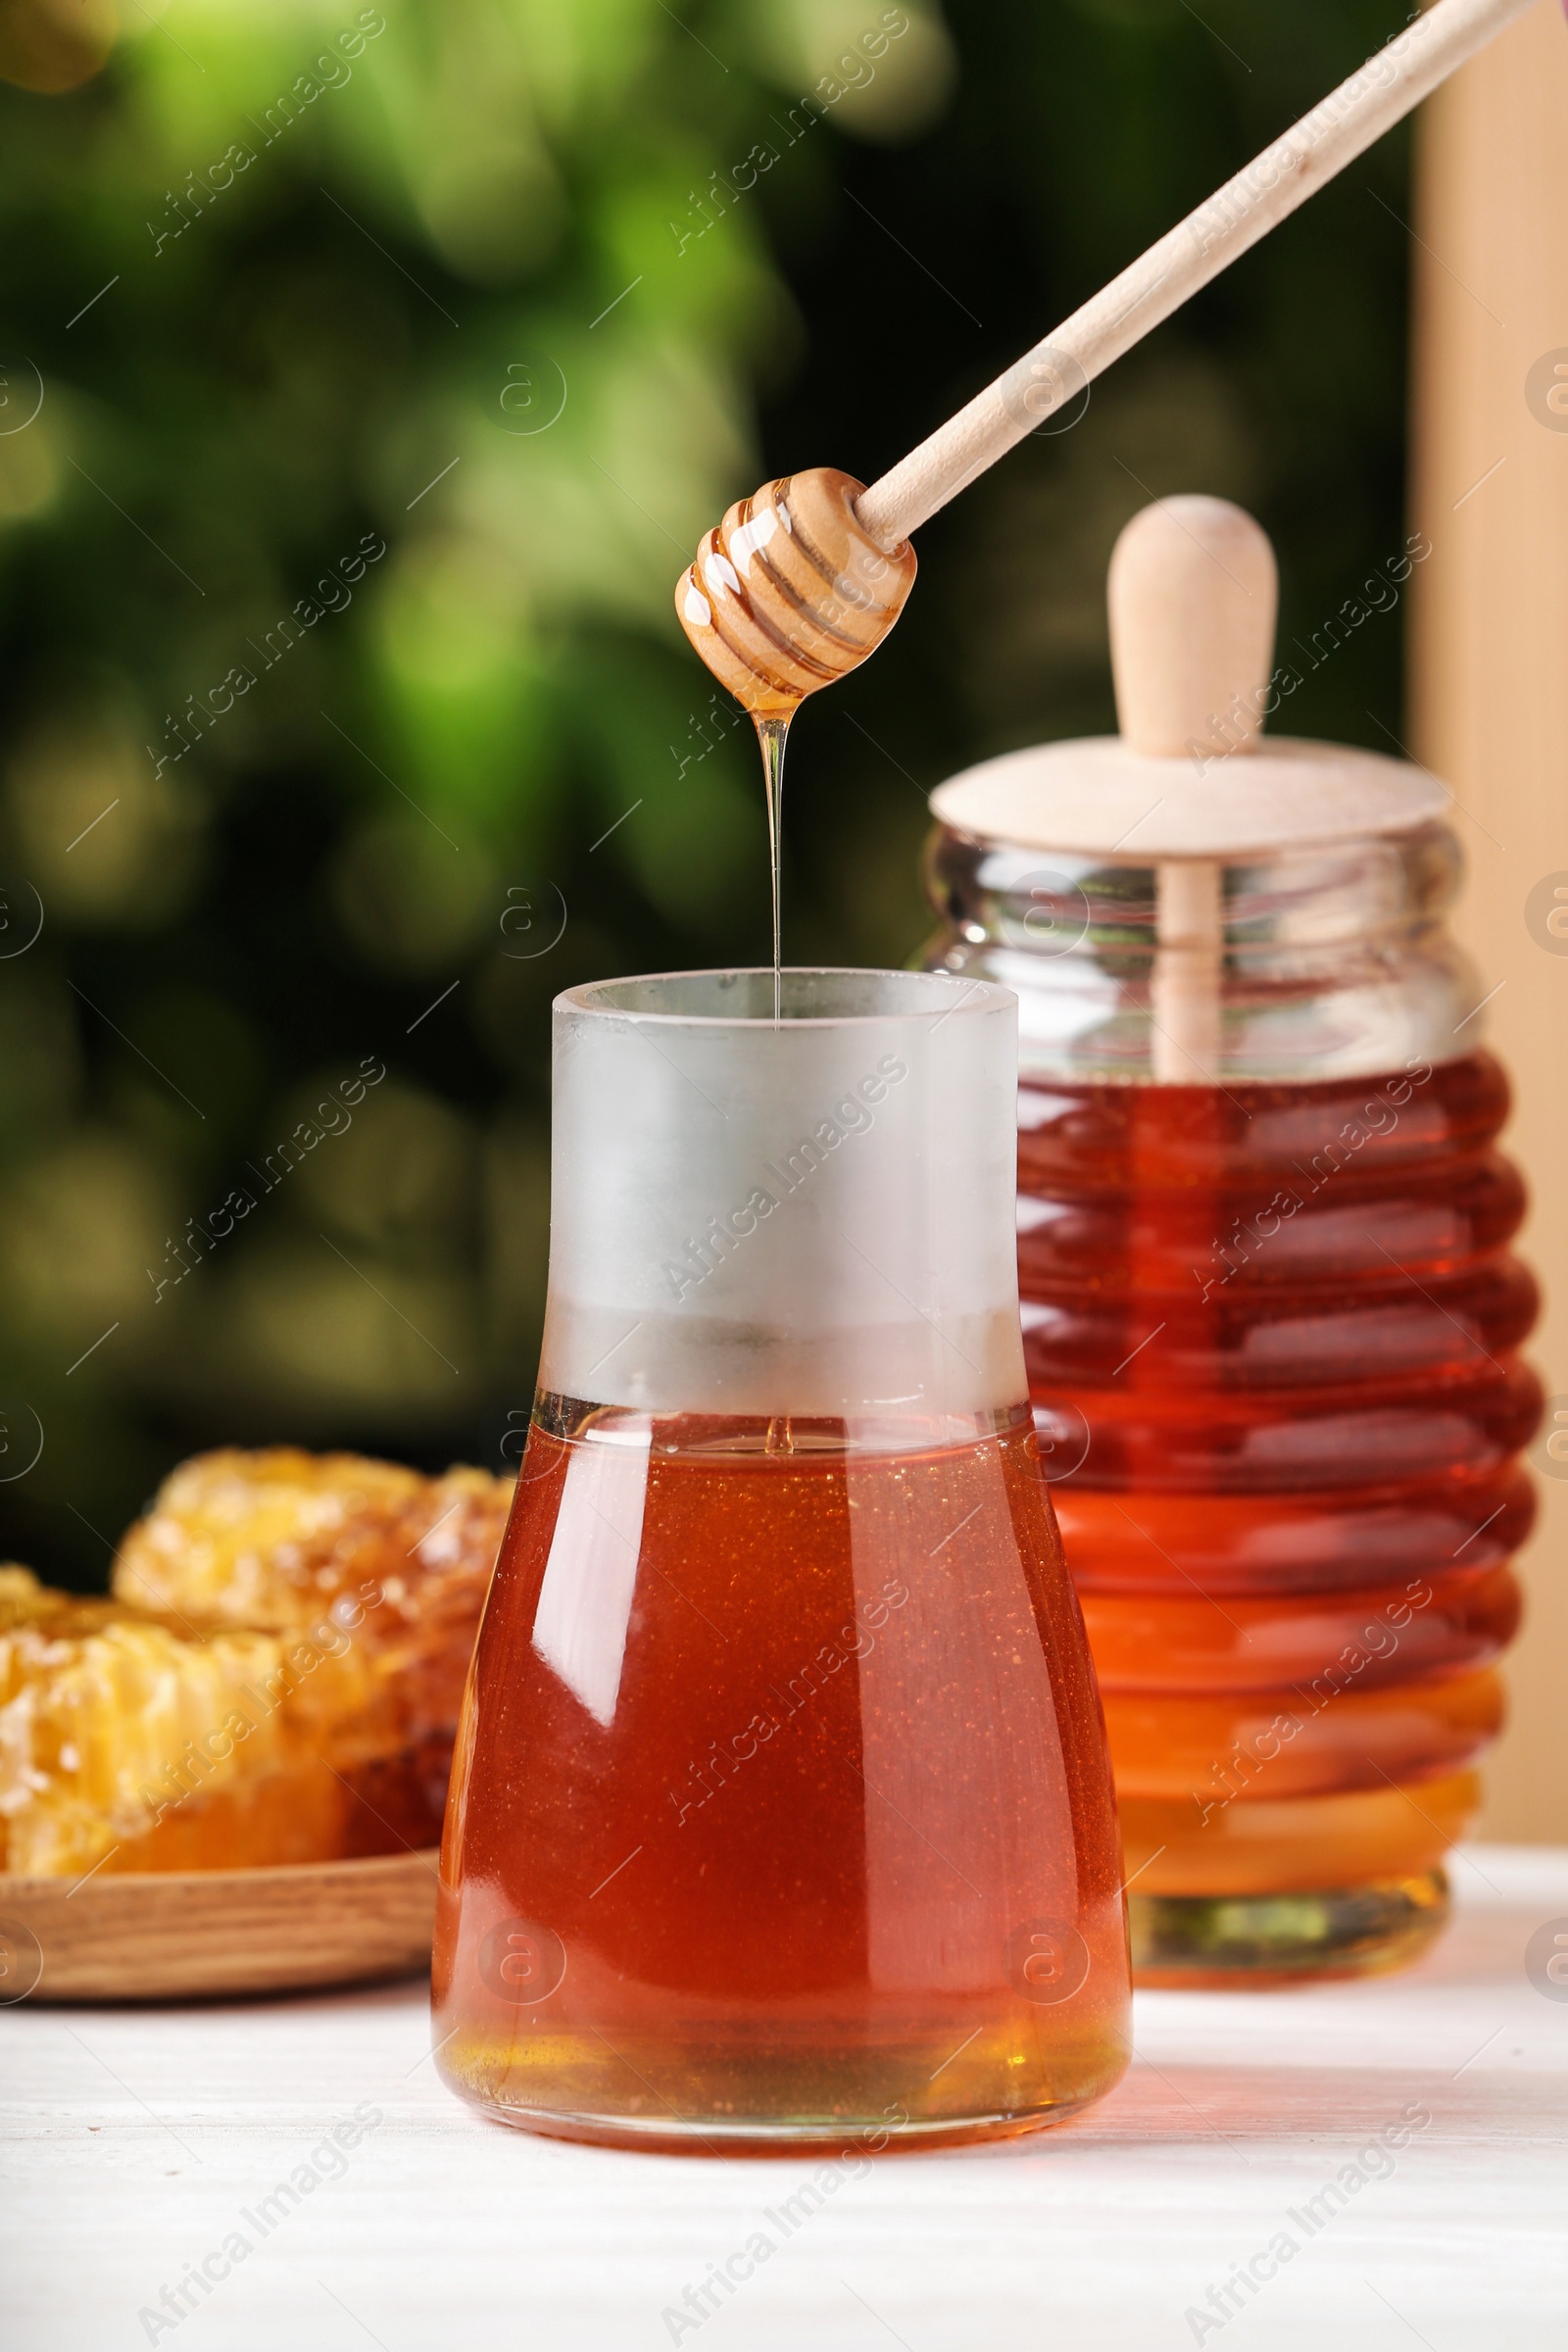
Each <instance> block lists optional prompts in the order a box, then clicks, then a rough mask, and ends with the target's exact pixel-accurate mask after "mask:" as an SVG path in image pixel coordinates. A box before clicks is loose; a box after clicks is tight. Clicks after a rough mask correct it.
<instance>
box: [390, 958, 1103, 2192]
mask: <svg viewBox="0 0 1568 2352" xmlns="http://www.w3.org/2000/svg"><path fill="white" fill-rule="evenodd" d="M774 986H775V980H774V974H773V972H772V971H754V972H745V971H742V972H718V973H702V972H698V973H687V974H677V975H672V976H667V977H663V978H654V979H637V980H616V981H609V982H605V983H602V984H599V985H596V986H593V987H587V988H579V989H574V990H571V991H569V992H568V993H567V994H566V995H565V996H564V997H562V998H560V999H559V1000H558V1002H557V1004H556V1006H555V1015H554V1019H555V1065H554V1089H555V1113H554V1159H553V1171H552V1201H553V1216H552V1226H551V1246H550V1289H549V1306H548V1311H547V1318H546V1328H545V1336H544V1344H543V1358H542V1363H541V1368H540V1376H539V1394H538V1398H537V1402H536V1405H535V1410H534V1415H533V1420H532V1425H531V1429H530V1433H529V1438H528V1446H527V1451H526V1455H525V1458H524V1461H523V1465H522V1471H521V1475H520V1477H519V1480H518V1484H517V1492H516V1499H515V1505H514V1509H513V1513H512V1518H511V1522H510V1525H509V1528H508V1531H507V1535H506V1539H505V1541H504V1543H503V1545H502V1550H501V1558H500V1564H499V1566H498V1568H497V1571H496V1577H495V1582H494V1585H493V1587H492V1590H491V1593H490V1598H489V1602H488V1606H487V1608H486V1612H485V1617H484V1623H483V1627H482V1630H481V1633H480V1637H479V1642H478V1647H477V1651H476V1654H475V1659H474V1664H473V1669H472V1673H471V1677H470V1682H469V1687H468V1691H467V1696H466V1704H465V1711H464V1717H463V1723H462V1728H461V1730H460V1733H459V1738H458V1747H457V1755H456V1760H455V1763H454V1770H453V1781H452V1791H451V1797H450V1801H449V1807H448V1814H447V1826H446V1838H445V1843H444V1846H443V1852H442V1865H441V1887H440V1896H439V1909H438V1921H437V1935H436V1947H435V1964H434V2032H435V2036H436V2041H437V2047H438V2050H439V2060H438V2063H439V2065H440V2067H441V2070H442V2072H443V2074H444V2075H445V2077H446V2080H447V2081H448V2082H449V2083H450V2084H451V2085H452V2087H453V2088H454V2089H456V2090H457V2091H459V2092H460V2093H461V2095H462V2096H464V2097H465V2098H466V2099H468V2100H470V2101H472V2102H473V2103H474V2104H476V2105H477V2106H479V2107H481V2108H483V2109H484V2110H486V2111H487V2112H488V2113H490V2114H491V2115H493V2116H496V2117H499V2118H501V2119H503V2120H505V2121H508V2122H512V2123H515V2124H521V2125H527V2126H530V2127H532V2128H533V2129H535V2130H539V2131H550V2132H555V2133H558V2134H564V2135H566V2136H572V2137H578V2138H587V2139H595V2140H602V2141H612V2142H618V2143H620V2144H624V2145H635V2146H651V2147H661V2146H662V2147H666V2148H681V2147H685V2148H691V2147H697V2148H718V2149H731V2148H735V2147H737V2146H740V2147H744V2146H755V2147H764V2148H765V2147H770V2146H777V2145H781V2144H786V2145H787V2144H789V2143H792V2142H808V2143H809V2142H814V2143H817V2144H818V2145H822V2146H833V2145H839V2146H843V2145H855V2146H863V2147H868V2148H873V2149H874V2148H880V2147H883V2146H886V2145H888V2144H889V2143H890V2142H891V2141H915V2142H923V2143H931V2142H936V2141H942V2140H948V2139H964V2138H973V2137H977V2136H980V2135H983V2134H986V2133H994V2132H1008V2131H1021V2130H1026V2129H1029V2128H1031V2127H1033V2126H1036V2125H1039V2124H1043V2123H1049V2122H1052V2121H1054V2120H1056V2119H1058V2118H1060V2117H1063V2116H1066V2115H1068V2114H1071V2113H1072V2112H1073V2111H1074V2110H1075V2109H1077V2108H1079V2107H1081V2106H1082V2105H1083V2104H1084V2103H1085V2102H1086V2101H1087V2100H1090V2099H1093V2098H1095V2097H1097V2096H1098V2095H1100V2094H1101V2093H1102V2092H1103V2091H1104V2090H1106V2089H1108V2088H1109V2087H1110V2085H1111V2084H1112V2083H1113V2082H1115V2081H1116V2080H1117V2078H1118V2077H1119V2076H1120V2074H1121V2072H1122V2070H1123V2067H1124V2065H1125V2063H1126V2056H1127V2051H1126V2042H1125V2034H1126V2029H1127V2023H1128V2003H1129V1983H1128V1962H1127V1948H1126V1930H1125V1920H1124V1905H1123V1900H1122V1890H1121V1862H1120V1851H1119V1845H1118V1840H1117V1834H1116V1825H1115V1816H1114V1810H1113V1800H1112V1794H1111V1788H1110V1777H1109V1767H1108V1762H1107V1758H1106V1752H1105V1746H1104V1735H1103V1722H1102V1717H1101V1713H1100V1707H1099V1702H1098V1698H1097V1695H1096V1691H1095V1686H1094V1678H1093V1672H1092V1668H1091V1666H1090V1662H1089V1655H1088V1649H1087V1645H1086V1642H1085V1639H1084V1634H1083V1628H1082V1622H1081V1618H1080V1615H1079V1610H1078V1604H1077V1602H1076V1600H1075V1598H1074V1596H1073V1593H1072V1589H1071V1586H1070V1584H1069V1583H1068V1581H1067V1578H1066V1574H1065V1571H1064V1568H1063V1566H1062V1561H1061V1551H1060V1545H1059V1543H1058V1540H1057V1536H1056V1530H1055V1526H1054V1520H1053V1516H1052V1511H1051V1505H1050V1501H1049V1499H1048V1495H1047V1492H1046V1487H1045V1483H1044V1479H1043V1475H1042V1471H1041V1465H1040V1459H1039V1442H1038V1439H1037V1436H1036V1433H1035V1429H1034V1424H1033V1419H1032V1416H1031V1413H1030V1409H1029V1405H1028V1401H1027V1396H1026V1384H1025V1374H1024V1364H1023V1355H1022V1350H1021V1345H1020V1338H1019V1324H1018V1305H1017V1270H1016V1255H1015V1250H1014V1247H1013V1189H1014V1163H1015V1132H1014V1123H1013V1103H1014V1097H1015V1085H1016V1055H1017V1023H1016V1007H1015V1005H1014V1001H1013V999H1012V998H1011V996H1010V995H1009V994H1008V993H1007V992H1006V991H1005V990H1004V989H1001V988H998V987H995V986H992V985H991V984H989V983H987V982H985V981H981V980H977V979H976V980H968V979H966V980H954V979H950V978H947V977H944V976H940V975H929V974H920V973H909V972H905V973H896V972H836V971H790V970H785V971H784V972H783V973H782V975H781V976H780V981H779V998H778V1010H777V1013H776V1014H775V1010H774V1002H775V999H774Z"/></svg>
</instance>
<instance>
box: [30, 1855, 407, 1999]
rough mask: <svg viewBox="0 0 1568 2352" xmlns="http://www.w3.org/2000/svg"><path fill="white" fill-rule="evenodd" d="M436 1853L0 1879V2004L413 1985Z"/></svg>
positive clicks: (171, 1997) (179, 1997)
mask: <svg viewBox="0 0 1568 2352" xmlns="http://www.w3.org/2000/svg"><path fill="white" fill-rule="evenodd" d="M437 1859H438V1856H437V1853H436V1851H435V1849H433V1848H432V1849H431V1850H429V1851H428V1852H424V1853H407V1854H373V1855H369V1856H367V1857H365V1858H363V1859H361V1860H358V1861H353V1862H297V1863H292V1864H289V1865H288V1866H286V1867H284V1868H280V1869H275V1870H190V1871H167V1872H166V1871H125V1872H123V1873H122V1874H121V1875H120V1876H118V1877H116V1876H113V1875H108V1874H105V1875H101V1876H100V1877H98V1878H94V1879H85V1880H79V1881H74V1882H73V1881H71V1880H67V1879H25V1878H17V1877H14V1876H8V1875H7V1874H5V1873H3V1872H0V2002H5V2001H17V2000H24V1999H26V1998H29V1997H30V1998H31V1999H33V2000H35V2001H155V2000H190V1999H195V1998H200V1997H202V1996H210V1995H213V1994H221V1993H246V1992H287V1991H291V1990H297V1989H299V1988H301V1987H303V1986H306V1985H363V1984H367V1983H369V1982H371V1981H373V1980H374V1979H377V1978H388V1977H411V1976H417V1975H418V1974H419V1973H421V1972H422V1971H423V1970H425V1969H427V1968H428V1967H429V1965H430V1936H431V1930H432V1927H433V1925H434V1920H435V1888H436V1863H437Z"/></svg>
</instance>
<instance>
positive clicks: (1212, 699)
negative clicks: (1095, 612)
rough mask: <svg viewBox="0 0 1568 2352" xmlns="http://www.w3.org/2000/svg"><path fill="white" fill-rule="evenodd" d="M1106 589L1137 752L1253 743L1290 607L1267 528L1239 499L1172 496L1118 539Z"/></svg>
mask: <svg viewBox="0 0 1568 2352" xmlns="http://www.w3.org/2000/svg"><path fill="white" fill-rule="evenodd" d="M1106 593H1107V599H1108V602H1109V606H1110V661H1111V669H1112V671H1113V673H1114V676H1115V680H1116V711H1117V716H1118V718H1119V720H1120V723H1121V732H1122V740H1123V742H1124V743H1125V744H1126V745H1127V746H1128V748H1129V750H1131V751H1135V752H1142V753H1144V754H1145V755H1146V756H1147V757H1150V758H1152V759H1166V760H1174V759H1179V758H1181V757H1182V756H1183V755H1188V756H1195V757H1196V756H1202V757H1206V758H1217V757H1221V756H1223V755H1224V754H1225V753H1227V752H1249V751H1250V750H1251V749H1252V748H1253V746H1254V745H1255V743H1256V741H1257V738H1258V736H1259V734H1260V733H1261V731H1262V725H1263V702H1264V696H1265V692H1266V689H1267V686H1268V681H1269V674H1270V671H1271V669H1272V667H1273V662H1274V622H1275V615H1276V612H1277V610H1278V605H1279V570H1278V567H1277V565H1276V564H1275V562H1274V550H1273V548H1272V547H1271V545H1270V544H1269V537H1268V533H1267V532H1266V531H1265V530H1264V529H1263V527H1262V525H1261V524H1260V523H1256V522H1254V521H1253V520H1252V517H1251V515H1249V514H1247V513H1246V512H1245V511H1244V509H1242V508H1241V507H1234V506H1232V505H1231V503H1230V501H1229V500H1228V499H1223V498H1163V499H1160V500H1159V501H1158V502H1157V504H1156V505H1154V506H1152V507H1145V509H1144V510H1143V513H1142V514H1141V515H1134V516H1133V518H1132V520H1131V522H1130V523H1128V525H1127V527H1126V529H1125V530H1124V531H1123V532H1122V534H1121V537H1120V538H1119V539H1118V540H1117V542H1116V545H1115V549H1114V551H1113V553H1112V555H1111V559H1110V577H1109V580H1108V582H1107V588H1106Z"/></svg>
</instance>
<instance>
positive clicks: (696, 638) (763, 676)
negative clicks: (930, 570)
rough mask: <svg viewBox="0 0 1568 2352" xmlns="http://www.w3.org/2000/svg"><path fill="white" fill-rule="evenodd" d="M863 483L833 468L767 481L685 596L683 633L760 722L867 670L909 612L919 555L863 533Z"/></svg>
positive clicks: (722, 528) (710, 545)
mask: <svg viewBox="0 0 1568 2352" xmlns="http://www.w3.org/2000/svg"><path fill="white" fill-rule="evenodd" d="M861 488H862V485H861V484H860V483H859V482H858V481H856V480H855V478H854V476H853V475H851V474H848V473H840V472H839V471H838V470H837V469H836V467H834V466H812V467H811V468H810V470H809V472H807V473H793V474H788V475H786V476H785V477H784V479H783V480H782V481H777V482H769V483H767V484H766V486H765V487H764V488H763V489H761V490H759V491H758V492H757V494H756V496H755V497H753V498H745V499H742V500H740V501H739V503H738V504H737V505H735V506H733V507H731V508H730V510H729V513H728V514H727V515H725V517H724V519H723V521H722V522H721V523H720V524H719V526H718V528H717V530H716V531H710V532H708V534H707V535H706V537H705V538H704V540H703V543H702V545H701V547H700V548H699V549H698V551H697V561H696V563H695V564H692V566H691V568H690V569H689V570H688V571H687V572H686V573H684V575H683V576H682V578H681V581H680V585H679V586H678V587H677V588H676V590H675V611H676V613H677V614H678V616H679V619H680V625H681V627H682V628H683V629H684V630H685V632H686V634H687V636H688V637H689V638H690V639H691V641H692V643H693V645H694V646H695V647H696V648H697V651H698V653H699V654H701V656H702V658H703V660H704V661H705V662H707V664H708V666H709V668H710V669H711V671H712V673H713V675H714V677H715V678H717V679H718V681H719V683H720V685H723V686H727V687H728V688H729V690H730V692H731V694H733V695H734V696H735V698H736V700H737V702H739V703H741V704H742V705H744V707H745V708H746V709H747V710H748V711H750V712H751V713H752V716H753V717H754V718H786V717H788V716H789V714H790V712H791V711H794V710H795V709H796V708H797V707H798V706H799V705H800V704H801V703H802V702H804V701H805V699H806V697H807V696H808V695H809V694H814V693H815V692H816V690H817V688H818V687H819V686H830V685H831V684H832V682H833V680H834V679H835V678H842V677H845V676H847V675H848V673H849V672H850V671H851V670H852V669H858V667H859V665H860V663H861V662H863V661H864V660H865V658H866V656H867V655H868V654H873V653H875V651H876V649H877V647H878V646H879V645H880V644H881V642H882V640H883V638H884V637H885V636H886V635H887V633H888V631H889V629H891V628H892V626H893V623H894V622H895V621H896V620H897V619H898V617H899V614H900V613H902V612H903V610H904V602H905V599H906V597H907V595H908V593H909V590H910V588H911V587H912V586H913V584H914V550H913V548H912V547H910V545H909V543H908V541H907V539H904V540H901V541H900V542H899V544H898V546H897V547H895V548H892V549H891V550H890V549H887V548H883V547H879V546H878V545H877V543H876V541H875V540H874V539H873V538H871V536H870V535H869V533H868V532H866V531H865V530H864V529H863V528H862V527H861V524H860V521H859V518H858V515H857V514H856V511H855V502H856V500H857V499H858V497H859V495H860V491H861Z"/></svg>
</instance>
